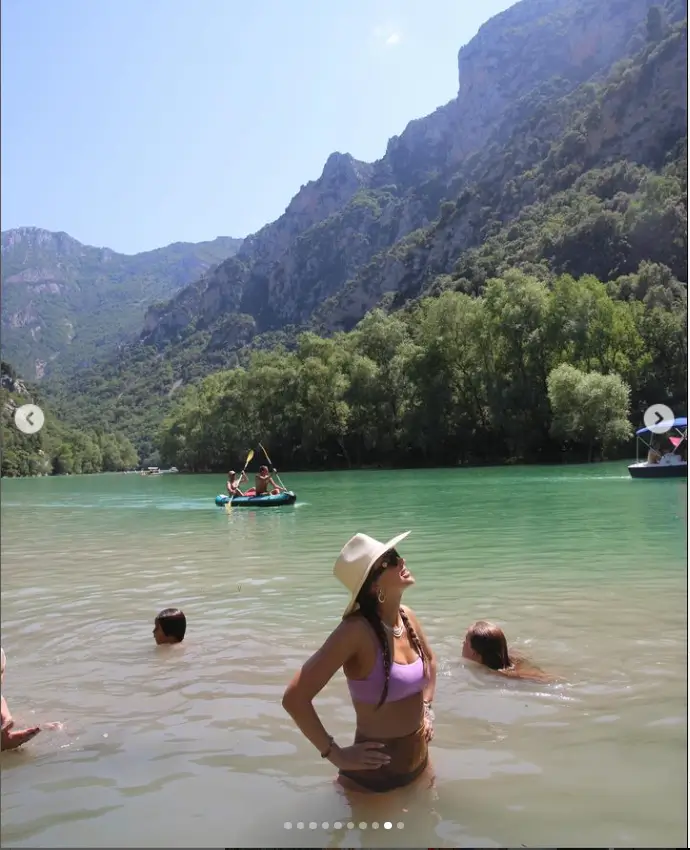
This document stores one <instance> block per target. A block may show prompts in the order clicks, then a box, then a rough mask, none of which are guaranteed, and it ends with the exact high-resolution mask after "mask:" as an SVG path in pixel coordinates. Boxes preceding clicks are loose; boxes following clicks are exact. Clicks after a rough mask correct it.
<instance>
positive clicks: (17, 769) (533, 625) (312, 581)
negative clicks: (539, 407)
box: [0, 463, 688, 848]
mask: <svg viewBox="0 0 690 850" xmlns="http://www.w3.org/2000/svg"><path fill="white" fill-rule="evenodd" d="M284 478H285V483H286V484H287V485H288V486H290V487H292V488H293V489H294V490H295V491H296V492H297V495H298V502H297V504H296V505H295V506H293V507H286V508H278V509H263V510H261V509H257V510H251V509H233V510H232V511H231V512H229V513H228V512H226V511H225V510H224V509H218V508H216V507H215V505H214V502H213V499H214V496H215V495H216V493H218V492H222V489H223V485H224V478H223V476H186V475H163V476H159V477H153V478H144V477H141V476H138V475H100V476H93V477H66V478H51V479H36V480H17V481H6V480H5V481H3V482H2V553H1V554H2V560H1V562H2V583H1V590H2V606H1V614H2V645H3V647H4V649H5V651H6V653H7V659H8V666H7V672H6V676H5V684H4V688H3V693H4V695H5V696H6V698H7V700H8V703H9V706H10V708H11V710H12V712H13V714H14V716H15V719H16V720H17V722H18V723H23V722H26V723H34V722H43V721H51V720H60V721H62V722H63V723H64V724H65V725H64V729H63V730H61V731H57V732H44V733H42V734H41V735H39V736H38V737H37V738H36V739H35V740H34V741H33V742H32V743H31V744H30V745H28V746H27V747H25V748H24V750H25V751H24V752H19V753H16V752H14V753H12V752H11V753H3V754H2V757H1V759H0V763H1V768H2V827H1V829H2V832H1V838H2V846H8V847H9V846H11V847H15V848H19V847H87V846H88V847H124V846H139V847H192V846H197V847H204V846H205V847H214V846H215V847H225V846H246V847H251V846H267V847H271V846H273V847H326V846H330V847H360V846H362V847H376V846H380V847H421V846H426V847H506V846H512V847H519V846H527V847H533V846H558V847H596V846H598V847H604V846H608V847H660V846H667V847H680V846H687V843H686V841H687V791H688V786H687V660H688V647H687V564H688V562H687V482H686V481H661V482H654V481H649V482H647V481H632V480H631V479H630V478H629V476H628V473H627V469H626V465H625V464H624V463H616V464H597V465H591V466H572V467H570V466H564V467H558V468H545V467H541V468H517V467H515V468H496V469H471V470H427V471H396V472H384V471H371V472H352V473H338V474H333V475H327V474H294V475H285V476H284ZM408 529H411V530H412V534H411V535H410V537H409V538H408V539H407V540H406V541H405V543H404V544H403V548H402V552H403V554H404V555H405V557H406V560H407V563H408V566H409V568H410V569H411V570H412V571H413V573H414V574H415V576H416V579H417V584H416V586H415V587H414V588H412V589H411V590H410V591H409V594H408V595H407V596H406V602H407V603H408V604H410V605H411V606H412V607H413V608H414V609H415V611H416V612H417V614H418V616H419V617H420V619H421V621H422V623H423V625H424V628H425V631H426V633H427V636H428V637H429V639H430V640H431V641H432V643H433V645H434V648H435V650H436V653H437V655H438V658H439V668H440V670H439V681H438V687H437V696H436V737H435V740H434V742H433V744H432V760H433V765H434V768H435V772H436V785H435V787H434V788H431V789H428V788H418V787H416V788H415V789H414V790H413V791H412V792H400V793H394V794H392V795H383V796H382V797H376V798H372V799H369V800H366V801H365V802H363V803H361V804H359V803H358V804H356V805H353V804H352V803H351V802H349V801H348V800H347V799H346V798H345V797H344V796H343V795H342V793H341V792H340V791H339V790H338V789H337V788H336V787H335V786H334V784H333V778H334V774H335V769H334V768H333V767H332V765H330V764H328V763H327V762H324V761H323V760H322V759H320V758H319V755H318V753H316V752H315V751H314V749H313V747H312V746H311V745H310V744H309V743H308V742H307V741H306V740H304V738H303V737H302V736H301V735H300V733H299V732H298V731H297V730H296V729H295V727H294V725H293V724H292V721H291V720H290V718H289V717H288V716H287V715H286V714H285V712H284V711H283V710H282V708H281V705H280V700H281V696H282V692H283V689H284V687H285V685H286V683H287V682H288V680H289V679H290V677H291V676H292V674H293V673H294V672H295V671H296V670H297V669H298V667H299V666H300V665H301V664H302V663H303V662H304V661H305V660H306V659H307V658H308V657H309V655H310V654H311V653H312V652H313V651H314V650H316V649H317V648H318V646H319V645H320V643H321V642H322V641H323V640H324V638H325V637H326V636H327V635H328V633H329V632H330V630H331V629H333V628H334V627H335V626H336V625H337V623H338V621H339V616H340V613H341V611H342V608H343V606H344V604H345V602H346V601H347V594H346V592H345V590H344V589H342V588H341V587H340V586H339V585H338V583H337V582H336V581H335V579H334V578H333V577H332V567H333V562H334V561H335V558H336V556H337V554H338V552H339V550H340V548H341V547H342V545H343V544H344V543H345V541H346V540H347V539H348V538H349V537H350V536H351V535H352V534H354V533H356V532H358V531H363V532H366V533H368V534H371V535H373V536H375V537H379V538H381V539H387V538H389V537H392V536H393V535H395V534H396V533H398V532H401V531H406V530H408ZM171 605H175V606H180V607H182V608H183V609H184V610H185V613H186V614H187V619H188V624H189V625H188V632H187V638H186V640H185V642H184V644H183V645H182V646H180V647H175V648H162V649H157V648H156V647H155V645H154V643H153V639H152V636H151V630H152V628H153V618H154V615H155V614H156V612H157V611H158V610H160V609H161V608H163V607H167V606H171ZM480 618H487V619H493V620H495V621H497V622H498V623H500V624H501V625H502V626H503V628H504V629H505V631H506V634H507V636H508V640H509V642H510V643H512V644H513V645H515V646H516V647H517V648H519V649H521V650H522V651H523V652H525V653H526V654H528V655H529V656H531V657H532V658H533V659H534V661H535V662H536V663H538V664H539V665H540V666H541V667H542V668H544V669H546V670H548V671H551V672H553V673H555V674H556V675H558V676H560V677H562V678H563V682H562V683H560V684H557V685H535V684H533V683H529V684H528V683H519V682H506V681H505V680H503V679H499V678H497V677H495V676H492V675H489V674H483V673H482V672H481V671H478V670H476V669H470V668H469V667H467V666H465V665H464V664H463V663H462V662H461V661H460V649H461V644H462V640H463V633H464V630H465V628H466V627H467V626H468V625H469V624H470V623H471V622H472V621H474V620H475V619H480ZM316 706H317V710H318V711H319V713H320V714H321V716H322V719H323V720H324V723H325V726H326V728H327V729H328V730H329V731H330V732H331V734H333V735H335V736H336V738H337V739H338V740H339V741H340V742H343V743H346V742H348V740H349V739H350V738H351V736H352V734H353V711H352V707H351V705H350V703H349V701H348V695H347V689H346V686H345V683H344V679H343V677H342V674H340V675H338V676H337V677H336V679H335V680H334V681H333V682H332V683H331V684H330V685H329V686H327V688H326V689H325V690H324V691H323V692H322V694H321V695H320V696H319V697H318V698H317V701H316ZM374 823H376V824H378V828H374V826H373V824H374ZM384 823H389V824H391V825H392V826H391V828H390V829H387V828H384V826H383V824H384ZM288 825H289V826H288ZM300 825H301V827H300Z"/></svg>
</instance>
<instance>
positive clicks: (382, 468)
mask: <svg viewBox="0 0 690 850" xmlns="http://www.w3.org/2000/svg"><path fill="white" fill-rule="evenodd" d="M634 461H635V455H634V454H633V455H629V454H622V455H621V456H620V457H615V458H596V459H594V460H591V461H588V460H586V459H585V460H582V459H577V460H572V459H571V458H570V457H569V456H568V457H565V458H563V459H562V460H550V461H545V460H535V461H518V460H516V459H512V458H511V459H508V460H505V461H489V462H486V463H481V462H476V463H464V464H461V463H458V464H454V465H446V466H438V465H436V464H428V465H425V464H409V465H405V466H402V465H397V466H396V465H393V464H367V465H365V466H351V467H348V466H343V465H337V464H334V465H333V466H320V467H317V466H313V467H309V468H307V467H294V468H293V467H284V468H281V469H280V470H279V472H280V474H281V475H294V474H297V473H299V474H303V473H321V474H327V473H332V472H417V471H419V472H428V471H431V470H435V469H436V470H448V469H458V470H460V469H463V470H470V469H473V470H476V469H506V468H534V467H546V468H548V469H554V468H561V467H565V466H567V467H578V468H579V467H587V468H591V467H593V466H597V465H598V464H601V463H625V464H627V463H633V462H634ZM238 463H239V462H238ZM141 472H142V470H141V468H138V469H121V470H98V471H95V472H38V473H35V474H32V475H4V474H3V475H2V476H0V478H2V479H3V480H5V479H6V480H25V479H29V478H78V477H79V478H81V477H83V476H88V475H140V474H141ZM189 475H208V476H217V475H227V470H225V468H224V467H223V468H218V469H215V470H214V469H207V470H201V471H198V472H196V471H192V470H189V469H180V470H179V472H178V473H177V477H179V476H189ZM152 477H154V478H158V477H160V476H158V475H156V476H152Z"/></svg>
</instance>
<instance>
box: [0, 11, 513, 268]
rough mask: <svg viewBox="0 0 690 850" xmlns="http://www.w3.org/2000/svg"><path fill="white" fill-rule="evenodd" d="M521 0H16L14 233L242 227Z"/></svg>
mask: <svg viewBox="0 0 690 850" xmlns="http://www.w3.org/2000/svg"><path fill="white" fill-rule="evenodd" d="M510 5H512V2H511V0H481V2H469V0H425V2H421V0H347V2H344V3H334V2H330V1H329V0H256V2H254V3H248V2H240V0H3V3H2V28H1V37H2V102H1V106H2V121H1V125H0V127H1V134H2V138H1V144H2V157H1V160H0V162H1V167H2V178H1V193H2V216H1V217H2V221H1V224H2V229H3V230H7V229H9V228H11V227H18V226H20V225H35V226H38V227H45V228H47V229H48V230H64V231H66V232H67V233H69V234H70V235H71V236H74V237H75V238H76V239H79V240H80V241H82V242H85V243H87V244H91V245H98V246H104V245H106V246H108V247H110V248H113V249H114V250H117V251H124V252H126V253H134V252H137V251H143V250H148V249H151V248H156V247H159V246H161V245H166V244H168V243H170V242H175V241H178V240H179V241H194V242H196V241H201V240H204V239H213V238H214V237H215V236H218V235H224V236H237V237H239V236H246V235H248V234H250V233H253V232H254V231H256V230H258V229H259V228H260V227H262V226H263V225H264V224H266V223H267V222H269V221H272V220H273V219H275V218H277V217H278V216H279V215H280V214H281V213H282V212H283V211H284V209H285V207H286V206H287V204H288V203H289V201H290V199H291V198H292V196H293V195H294V194H295V193H296V192H297V191H298V190H299V187H300V185H301V184H303V183H306V182H307V181H309V180H313V179H316V178H317V177H318V176H319V174H320V173H321V170H322V168H323V164H324V162H325V160H326V159H327V157H328V155H329V154H330V153H331V152H333V151H335V150H338V151H341V152H343V153H345V152H347V153H351V154H352V155H353V156H355V157H357V158H358V159H364V160H368V161H371V160H375V159H378V158H379V157H380V156H381V155H382V154H383V153H384V151H385V148H386V143H387V141H388V139H389V137H390V136H392V135H397V134H399V133H400V132H401V131H402V130H403V129H404V127H405V125H406V124H407V123H408V121H410V120H412V119H413V118H418V117H421V116H422V115H426V114H428V113H429V112H432V111H433V110H434V109H435V108H436V107H437V106H440V105H441V104H443V103H446V102H447V101H448V100H450V99H451V98H452V97H454V96H455V94H456V91H457V86H458V72H457V52H458V49H459V48H460V47H461V46H462V45H463V44H465V43H466V42H467V41H469V40H470V39H471V38H472V37H473V36H474V35H475V33H476V32H477V30H478V28H479V27H480V25H481V24H482V23H483V22H484V21H485V20H487V19H489V18H490V17H492V16H493V15H495V14H497V13H498V12H500V11H502V10H503V9H505V8H507V7H508V6H510Z"/></svg>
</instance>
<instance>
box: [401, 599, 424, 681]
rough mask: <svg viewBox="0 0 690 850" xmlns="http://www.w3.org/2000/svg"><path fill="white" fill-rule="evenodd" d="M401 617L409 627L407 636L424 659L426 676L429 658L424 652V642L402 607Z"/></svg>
mask: <svg viewBox="0 0 690 850" xmlns="http://www.w3.org/2000/svg"><path fill="white" fill-rule="evenodd" d="M400 619H401V620H402V621H403V625H404V626H405V628H406V629H407V636H408V638H409V639H410V643H411V644H412V646H413V647H414V648H415V651H416V653H417V655H418V656H419V657H420V658H421V659H422V665H423V667H424V675H425V676H426V675H427V672H428V671H427V664H426V662H427V658H426V654H425V652H424V649H423V648H422V642H421V641H420V639H419V635H418V634H417V632H416V631H415V628H414V626H413V625H412V623H411V622H410V619H409V617H408V616H407V614H406V613H405V612H404V611H403V609H402V608H401V609H400Z"/></svg>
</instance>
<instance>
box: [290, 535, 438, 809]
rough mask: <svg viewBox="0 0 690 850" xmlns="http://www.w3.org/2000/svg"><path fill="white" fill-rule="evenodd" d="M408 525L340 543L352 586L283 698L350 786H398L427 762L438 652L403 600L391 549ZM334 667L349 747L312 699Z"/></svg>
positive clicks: (340, 568) (403, 570)
mask: <svg viewBox="0 0 690 850" xmlns="http://www.w3.org/2000/svg"><path fill="white" fill-rule="evenodd" d="M409 533H410V532H409V531H408V532H405V533H404V534H400V535H398V536H397V537H394V538H393V539H392V540H389V541H388V542H387V543H381V542H379V541H378V540H374V538H372V537H369V536H368V535H366V534H356V535H355V536H354V537H352V538H351V539H350V540H349V541H348V542H347V543H346V544H345V546H344V547H343V549H342V551H341V553H340V556H339V557H338V560H337V561H336V564H335V567H334V569H333V573H334V575H335V577H336V578H337V579H338V580H339V581H340V582H341V583H342V584H343V585H345V587H346V588H347V589H348V590H349V591H350V593H351V598H350V602H349V603H348V605H347V607H346V608H345V611H344V613H343V620H342V622H341V623H340V625H339V626H338V627H337V628H336V629H335V631H334V632H333V633H332V634H331V635H330V636H329V637H328V638H327V640H326V642H325V643H324V645H323V646H322V647H321V648H320V649H319V650H318V651H317V652H316V653H315V654H314V655H313V656H312V657H311V658H310V659H309V660H308V661H307V662H306V664H305V665H304V666H303V667H302V669H301V670H300V671H299V673H297V675H296V676H295V677H294V678H293V680H292V681H291V682H290V684H289V685H288V687H287V690H286V691H285V695H284V697H283V707H284V708H285V710H286V711H287V712H288V713H289V714H290V716H291V717H292V718H293V720H294V721H295V723H296V724H297V726H299V728H300V730H301V731H302V733H303V734H304V736H305V737H306V738H307V739H308V740H309V741H311V743H312V744H313V745H314V746H315V747H316V749H317V750H318V751H319V753H320V754H321V758H324V759H328V760H329V761H330V762H331V763H332V764H334V765H335V766H336V767H337V768H338V771H339V775H338V781H339V782H340V783H341V785H343V786H344V787H346V788H350V789H351V790H358V791H379V792H380V791H390V790H392V789H394V788H402V787H403V786H405V785H409V784H411V783H412V782H414V781H415V779H417V778H418V777H420V776H421V775H422V774H423V773H424V771H425V770H426V768H427V765H428V760H429V754H428V743H429V741H430V740H431V739H432V737H433V712H432V710H431V704H432V702H433V698H434V690H435V687H436V659H435V657H434V654H433V652H432V650H431V647H430V646H429V643H428V641H427V640H426V638H425V636H424V633H423V631H422V629H421V627H420V625H419V621H418V620H417V618H416V616H415V614H414V613H413V612H412V611H411V610H410V609H409V608H407V607H405V606H403V605H401V599H402V595H403V593H404V591H405V589H406V588H408V587H410V586H411V585H413V584H414V583H415V580H414V578H413V576H412V573H410V571H409V570H408V569H407V567H406V566H405V561H404V559H403V558H402V557H401V556H400V555H399V554H398V552H397V551H396V548H395V547H396V546H397V545H398V544H399V543H400V542H401V541H402V540H404V539H405V538H406V537H407V535H408V534H409ZM341 668H342V669H343V671H344V673H345V677H346V679H347V684H348V687H349V690H350V696H351V698H352V704H353V706H354V709H355V715H356V719H357V729H356V733H355V742H354V744H352V745H351V746H349V747H347V746H346V747H341V746H339V745H338V744H337V743H336V742H335V740H334V739H333V737H332V736H331V735H329V734H328V732H327V731H326V729H325V728H324V726H323V724H322V723H321V720H320V719H319V716H318V715H317V713H316V711H315V709H314V706H313V700H314V698H315V697H316V695H317V694H318V693H319V692H320V691H321V690H322V689H323V688H324V687H325V686H326V685H327V684H328V682H329V681H330V680H331V679H332V678H333V676H334V675H335V674H336V673H337V671H338V670H340V669H341Z"/></svg>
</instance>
